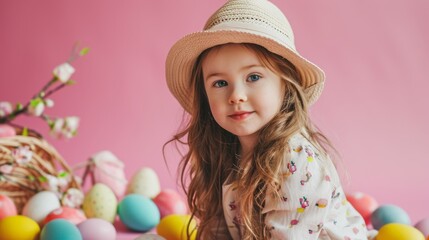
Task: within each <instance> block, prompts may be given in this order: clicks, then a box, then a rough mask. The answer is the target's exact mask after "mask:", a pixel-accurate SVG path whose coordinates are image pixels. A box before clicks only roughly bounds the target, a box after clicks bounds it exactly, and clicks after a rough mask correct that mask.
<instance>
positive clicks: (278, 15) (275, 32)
mask: <svg viewBox="0 0 429 240" xmlns="http://www.w3.org/2000/svg"><path fill="white" fill-rule="evenodd" d="M234 29H237V30H238V29H240V30H248V31H255V32H258V34H262V35H265V36H267V37H269V38H272V39H274V40H276V41H278V42H281V43H283V44H286V45H287V46H288V47H289V48H291V49H293V50H296V49H295V42H294V34H293V31H292V27H291V25H290V24H289V21H288V20H287V18H286V16H285V15H284V14H283V13H282V11H281V10H280V9H279V8H278V7H277V6H275V5H274V4H272V3H271V2H269V1H267V0H230V1H228V2H227V3H225V4H224V5H223V6H222V7H221V8H219V9H218V10H217V11H216V12H215V13H214V14H213V15H212V16H211V17H210V18H209V19H208V20H207V22H206V24H205V26H204V30H208V31H210V30H213V31H216V30H234Z"/></svg>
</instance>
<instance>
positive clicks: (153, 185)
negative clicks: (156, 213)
mask: <svg viewBox="0 0 429 240" xmlns="http://www.w3.org/2000/svg"><path fill="white" fill-rule="evenodd" d="M160 192H161V185H160V183H159V179H158V175H157V174H156V172H155V171H154V170H153V169H151V168H142V169H140V170H139V171H138V172H137V173H136V174H134V176H133V177H132V179H131V181H130V184H129V185H128V190H127V194H130V193H137V194H142V195H144V196H146V197H148V198H154V197H156V196H157V195H158V194H159V193H160Z"/></svg>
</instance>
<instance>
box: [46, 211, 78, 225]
mask: <svg viewBox="0 0 429 240" xmlns="http://www.w3.org/2000/svg"><path fill="white" fill-rule="evenodd" d="M58 218H63V219H66V220H68V221H70V222H72V223H73V224H79V223H81V222H83V221H85V220H86V217H85V215H84V214H83V212H82V211H81V210H79V209H76V208H70V207H60V208H57V209H55V210H53V211H52V212H50V213H49V214H48V215H47V216H46V218H45V220H44V221H43V225H45V224H47V223H48V222H50V221H52V220H54V219H58Z"/></svg>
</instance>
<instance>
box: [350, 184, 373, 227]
mask: <svg viewBox="0 0 429 240" xmlns="http://www.w3.org/2000/svg"><path fill="white" fill-rule="evenodd" d="M346 197H347V201H349V202H350V204H351V205H352V206H353V207H354V208H355V209H356V210H357V211H358V212H359V213H360V214H361V215H362V217H363V219H364V220H365V223H366V224H367V225H368V224H370V223H371V213H372V212H374V210H375V209H376V208H377V207H378V203H377V201H376V200H375V199H374V198H373V197H371V196H369V195H368V194H365V193H362V192H355V193H351V194H346Z"/></svg>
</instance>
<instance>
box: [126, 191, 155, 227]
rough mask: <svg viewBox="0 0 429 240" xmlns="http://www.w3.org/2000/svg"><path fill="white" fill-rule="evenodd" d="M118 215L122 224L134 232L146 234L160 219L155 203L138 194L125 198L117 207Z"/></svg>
mask: <svg viewBox="0 0 429 240" xmlns="http://www.w3.org/2000/svg"><path fill="white" fill-rule="evenodd" d="M118 215H119V218H120V219H121V221H122V223H123V224H124V225H125V226H127V227H128V228H129V229H131V230H134V231H140V232H146V231H149V230H151V229H152V228H154V227H155V226H156V225H157V224H158V223H159V219H160V214H159V210H158V207H157V206H156V205H155V203H154V202H153V201H152V200H151V199H149V198H148V197H145V196H143V195H140V194H130V195H127V196H125V197H124V198H123V199H122V201H121V202H120V203H119V206H118Z"/></svg>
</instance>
